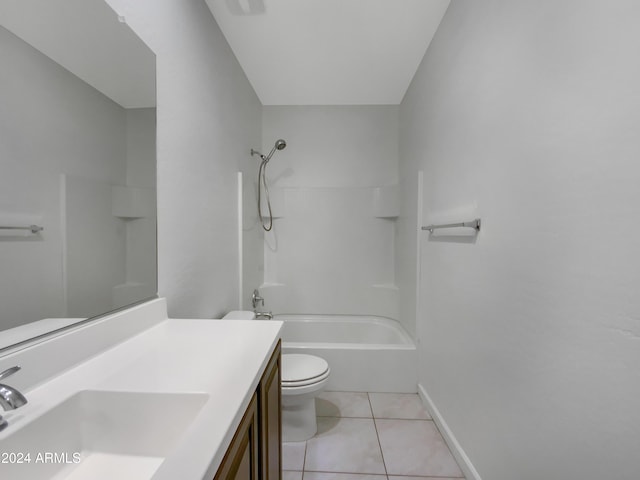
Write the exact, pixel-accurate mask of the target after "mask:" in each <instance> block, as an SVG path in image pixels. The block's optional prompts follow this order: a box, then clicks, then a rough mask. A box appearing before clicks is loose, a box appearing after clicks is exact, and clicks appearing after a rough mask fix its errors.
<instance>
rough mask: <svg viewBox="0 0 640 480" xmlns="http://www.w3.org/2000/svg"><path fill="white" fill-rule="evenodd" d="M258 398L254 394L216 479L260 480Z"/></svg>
mask: <svg viewBox="0 0 640 480" xmlns="http://www.w3.org/2000/svg"><path fill="white" fill-rule="evenodd" d="M259 435H260V434H259V424H258V399H257V394H254V395H253V398H252V399H251V402H250V403H249V406H248V407H247V411H246V413H245V414H244V417H242V421H241V422H240V426H239V427H238V430H236V433H235V435H234V436H233V440H231V445H229V448H228V449H227V453H226V454H225V456H224V458H223V459H222V463H221V464H220V468H218V471H217V473H216V476H215V477H214V480H258V474H259V461H260V460H259V458H260V457H259V449H258V444H259V440H260V437H259Z"/></svg>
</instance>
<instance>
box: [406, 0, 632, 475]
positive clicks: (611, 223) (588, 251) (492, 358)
mask: <svg viewBox="0 0 640 480" xmlns="http://www.w3.org/2000/svg"><path fill="white" fill-rule="evenodd" d="M639 18H640V4H638V2H633V1H627V0H615V1H611V2H600V1H573V0H563V1H541V2H512V1H502V0H501V1H492V2H467V1H457V0H453V1H452V2H451V5H450V7H449V10H448V11H447V13H446V15H445V17H444V19H443V22H442V23H441V25H440V28H439V31H438V33H437V34H436V36H435V38H434V40H433V42H432V43H431V45H430V47H429V50H428V52H427V54H426V56H425V58H424V60H423V63H422V65H421V66H420V67H419V69H418V72H417V74H416V76H415V78H414V80H413V83H412V85H411V86H410V87H409V90H408V92H407V95H406V97H405V99H404V101H403V103H402V105H401V111H400V142H399V144H400V157H401V158H400V178H401V182H408V181H410V180H411V179H413V178H415V177H416V175H417V172H419V171H421V170H422V171H424V181H425V185H424V203H423V206H424V210H425V211H424V214H425V216H424V218H423V219H422V220H423V221H427V220H429V219H430V218H431V217H432V216H433V215H436V214H446V213H447V212H449V211H451V210H452V209H455V208H457V207H459V206H461V205H462V206H464V205H477V207H478V209H479V210H481V213H482V221H483V225H482V231H481V232H480V234H479V235H478V236H477V239H476V242H475V243H461V242H453V241H443V240H441V239H439V240H435V239H430V237H429V236H428V235H426V234H423V236H422V237H421V239H420V247H421V250H422V256H421V258H418V257H417V256H415V255H414V253H413V252H415V249H403V250H401V253H402V254H406V255H409V256H410V258H408V259H405V260H404V261H403V263H404V264H406V265H412V264H413V265H415V264H416V263H420V265H421V270H422V278H421V285H419V287H418V288H419V295H418V298H419V306H420V308H419V312H421V313H419V316H418V320H417V331H418V337H419V339H420V340H421V343H420V344H419V350H420V355H419V358H420V360H419V383H420V384H421V385H422V386H423V387H424V388H425V390H426V391H427V392H428V394H429V396H430V398H431V399H432V401H433V404H434V405H435V406H437V409H438V411H439V412H440V414H441V417H442V419H444V420H446V423H447V425H448V427H449V428H450V430H451V432H453V433H454V434H455V438H456V439H457V441H458V442H459V444H460V445H461V447H462V448H463V449H464V451H465V452H466V454H467V455H468V457H469V458H470V459H471V461H472V462H473V465H474V466H475V467H476V469H477V471H478V472H479V473H480V475H481V476H482V478H486V479H490V480H511V479H514V478H518V479H519V480H538V479H541V478H571V479H578V478H579V479H585V480H586V479H588V480H597V479H600V478H612V477H613V478H616V479H617V480H635V479H636V478H637V477H638V472H640V457H639V456H638V454H637V445H639V444H640V410H639V409H638V408H637V403H638V402H637V399H638V397H639V396H640V373H639V371H638V368H637V365H639V364H640V349H639V348H638V336H639V333H640V322H639V320H638V318H639V317H638V312H639V311H640V297H639V296H638V285H639V284H640V277H639V276H638V268H637V266H638V237H639V235H640V224H638V223H637V222H634V221H631V222H629V220H628V219H637V218H639V216H640V207H639V206H640V189H638V178H640V163H638V161H637V159H638V158H639V157H640V142H638V135H637V134H636V130H637V125H638V124H639V122H640V117H639V112H640V96H639V95H638V85H640V64H638V62H636V61H634V60H633V59H635V58H637V56H638V55H637V54H638V51H639V50H640V31H639V30H638V28H637V24H638V19H639ZM403 191H404V190H403ZM401 204H404V203H403V202H401ZM407 215H408V214H407ZM461 220H466V218H462V219H461ZM417 226H419V224H417V225H415V227H417ZM407 278H409V277H407ZM401 288H404V284H401ZM432 413H433V412H432ZM434 417H435V415H434ZM490 432H498V433H499V434H497V435H491V433H490ZM488 435H491V437H490V438H488ZM559 452H561V454H559Z"/></svg>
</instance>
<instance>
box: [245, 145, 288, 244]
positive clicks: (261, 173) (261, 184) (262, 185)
mask: <svg viewBox="0 0 640 480" xmlns="http://www.w3.org/2000/svg"><path fill="white" fill-rule="evenodd" d="M286 146H287V142H285V141H284V140H282V139H280V140H277V141H276V143H275V145H274V146H273V148H272V149H271V151H270V152H269V155H267V156H264V155H263V154H261V153H260V152H258V151H257V150H254V149H253V148H252V149H251V155H252V156H253V155H259V156H260V158H261V159H262V161H261V162H260V168H259V169H258V216H259V217H260V223H261V224H262V228H263V229H264V231H265V232H269V231H271V229H272V228H273V213H272V212H271V201H270V200H269V186H268V185H267V178H266V171H267V163H269V160H271V157H272V156H273V154H274V153H275V151H276V150H282V149H284V147H286ZM263 190H264V197H265V199H266V200H267V208H268V210H269V223H268V224H267V223H266V221H265V218H264V216H263V215H262V191H263Z"/></svg>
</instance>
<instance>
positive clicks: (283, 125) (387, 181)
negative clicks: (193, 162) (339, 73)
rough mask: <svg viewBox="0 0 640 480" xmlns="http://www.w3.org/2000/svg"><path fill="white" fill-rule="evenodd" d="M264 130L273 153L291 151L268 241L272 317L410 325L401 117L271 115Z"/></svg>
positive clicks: (273, 110) (391, 112) (272, 111)
mask: <svg viewBox="0 0 640 480" xmlns="http://www.w3.org/2000/svg"><path fill="white" fill-rule="evenodd" d="M262 127H263V143H264V146H263V147H264V148H265V149H267V147H268V148H271V145H272V143H271V142H273V140H272V138H273V139H275V138H280V137H282V138H285V139H286V141H287V148H286V149H285V150H282V151H281V152H278V156H277V157H274V159H273V161H271V162H270V163H269V170H268V171H267V177H268V178H269V180H270V182H271V185H272V188H271V190H272V191H273V192H274V202H273V206H274V213H275V215H276V217H277V219H276V220H275V228H274V231H273V232H271V233H270V234H269V235H266V236H265V245H264V283H263V285H262V287H261V292H263V294H264V296H265V299H266V302H267V303H266V305H267V307H268V308H269V309H270V310H273V311H278V312H316V313H339V314H355V315H358V314H371V315H382V316H388V317H391V318H395V319H399V320H400V321H402V322H404V321H405V320H404V319H401V318H399V314H398V311H399V307H398V293H399V292H398V288H397V285H396V283H395V267H394V256H393V249H394V244H395V235H396V233H395V222H396V220H395V219H396V217H397V216H398V212H399V198H400V196H399V192H398V189H397V183H398V182H397V180H398V171H397V166H398V163H397V162H398V107H397V106H393V105H389V106H380V105H377V106H344V105H343V106H298V107H294V106H290V107H286V106H268V107H265V108H264V111H263V122H262ZM308 272H313V275H309V274H308ZM406 321H409V322H411V321H412V320H411V319H409V320H406ZM407 330H409V331H413V330H414V328H413V326H411V328H407Z"/></svg>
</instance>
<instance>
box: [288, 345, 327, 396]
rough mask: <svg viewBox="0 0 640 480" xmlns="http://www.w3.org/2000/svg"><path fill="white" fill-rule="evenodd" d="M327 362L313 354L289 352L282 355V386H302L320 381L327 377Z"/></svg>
mask: <svg viewBox="0 0 640 480" xmlns="http://www.w3.org/2000/svg"><path fill="white" fill-rule="evenodd" d="M329 373H330V370H329V364H328V363H327V361H326V360H324V359H323V358H320V357H316V356H314V355H304V354H298V353H289V354H285V355H282V373H281V375H282V378H281V384H282V387H283V388H292V387H304V386H307V385H313V384H316V383H320V382H322V381H323V380H325V379H326V378H328V377H329Z"/></svg>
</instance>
